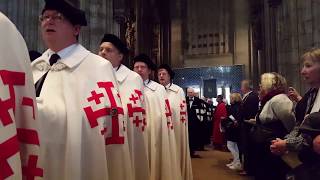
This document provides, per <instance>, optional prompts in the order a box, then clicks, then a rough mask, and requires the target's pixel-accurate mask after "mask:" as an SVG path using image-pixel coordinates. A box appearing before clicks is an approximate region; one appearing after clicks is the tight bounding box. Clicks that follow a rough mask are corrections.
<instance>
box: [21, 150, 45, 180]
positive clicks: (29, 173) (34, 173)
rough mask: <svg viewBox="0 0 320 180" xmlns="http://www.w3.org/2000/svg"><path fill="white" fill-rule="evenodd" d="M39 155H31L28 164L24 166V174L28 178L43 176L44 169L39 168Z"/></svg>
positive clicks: (30, 179)
mask: <svg viewBox="0 0 320 180" xmlns="http://www.w3.org/2000/svg"><path fill="white" fill-rule="evenodd" d="M37 161H38V156H35V155H30V156H29V161H28V165H27V166H24V167H22V174H23V175H24V176H25V177H26V180H34V178H35V177H43V170H42V169H41V168H37Z"/></svg>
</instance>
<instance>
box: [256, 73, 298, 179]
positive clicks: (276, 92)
mask: <svg viewBox="0 0 320 180" xmlns="http://www.w3.org/2000/svg"><path fill="white" fill-rule="evenodd" d="M286 93H287V82H286V79H285V78H284V77H283V76H281V75H280V74H278V73H274V72H272V73H264V74H262V75H261V82H260V92H259V98H260V102H261V108H260V109H261V110H260V112H259V113H258V114H257V116H256V123H257V125H256V127H255V129H254V130H253V132H252V138H253V140H254V141H255V143H256V144H255V150H256V151H255V155H256V158H255V160H256V162H257V164H256V174H255V179H256V180H270V179H272V180H282V179H283V180H284V179H285V177H286V174H287V172H288V171H289V167H288V166H287V165H286V164H285V162H283V161H282V159H281V158H280V157H279V156H276V155H273V154H272V153H271V151H270V145H271V140H273V139H274V138H275V137H280V138H283V137H284V136H285V135H286V134H288V133H289V132H290V131H291V130H292V129H293V127H294V126H295V117H294V114H293V111H292V108H293V103H292V101H291V100H290V99H289V98H288V96H287V95H286Z"/></svg>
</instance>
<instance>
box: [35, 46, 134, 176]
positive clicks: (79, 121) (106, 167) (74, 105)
mask: <svg viewBox="0 0 320 180" xmlns="http://www.w3.org/2000/svg"><path fill="white" fill-rule="evenodd" d="M48 53H49V51H46V52H44V53H43V55H42V56H41V57H39V58H38V59H36V60H35V61H34V62H33V63H32V68H33V74H34V80H35V82H36V81H37V80H38V79H39V78H40V77H42V75H43V74H44V73H45V72H46V70H48V69H50V71H49V73H48V75H47V77H46V79H45V81H44V84H43V87H42V91H41V94H40V97H37V101H38V108H39V118H40V120H41V122H42V123H41V124H40V125H41V137H42V141H41V142H42V144H43V148H42V150H43V151H42V157H43V158H44V160H45V164H44V176H45V179H52V180H57V179H59V180H64V179H65V180H73V179H75V180H87V179H90V180H108V179H109V180H115V179H116V180H131V178H132V173H131V172H132V169H131V162H130V154H129V147H128V143H127V141H126V140H125V129H124V127H123V124H124V120H123V109H122V107H121V102H120V98H119V94H118V86H117V82H116V78H115V74H114V72H113V69H112V65H111V64H110V62H108V61H106V60H105V59H103V58H101V57H99V56H97V55H94V54H92V53H91V52H89V51H88V50H86V49H85V48H84V47H82V46H81V45H79V44H78V45H77V46H76V48H75V50H74V51H72V52H70V53H69V54H68V56H67V57H65V58H62V59H61V60H59V61H58V62H57V63H56V64H54V65H53V66H52V67H50V66H49V64H48V59H49V54H48Z"/></svg>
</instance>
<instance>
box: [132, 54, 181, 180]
mask: <svg viewBox="0 0 320 180" xmlns="http://www.w3.org/2000/svg"><path fill="white" fill-rule="evenodd" d="M133 63H134V65H133V70H134V71H135V72H136V73H138V74H139V75H140V76H141V78H142V79H143V81H144V91H143V92H144V97H145V108H146V119H147V131H148V137H149V160H150V170H151V178H150V179H152V180H180V179H181V173H180V170H179V167H178V164H177V161H176V158H175V157H176V153H177V152H176V142H175V137H174V131H173V125H172V120H171V109H170V105H169V101H168V98H167V94H166V90H165V88H164V87H163V86H162V85H160V84H158V83H156V82H154V81H152V80H150V74H151V72H152V70H155V68H156V65H155V64H154V63H153V62H152V60H151V59H150V58H149V56H147V55H146V54H140V55H138V56H136V57H134V58H133Z"/></svg>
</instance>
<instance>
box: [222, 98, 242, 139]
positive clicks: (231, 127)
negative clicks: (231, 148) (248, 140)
mask: <svg viewBox="0 0 320 180" xmlns="http://www.w3.org/2000/svg"><path fill="white" fill-rule="evenodd" d="M227 111H228V117H227V118H226V120H225V121H223V122H225V123H224V124H225V125H224V126H225V129H226V139H227V140H228V141H233V142H238V140H239V121H240V119H241V103H235V104H231V105H230V106H228V108H227ZM230 116H233V118H234V119H235V120H232V119H231V118H230Z"/></svg>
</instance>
